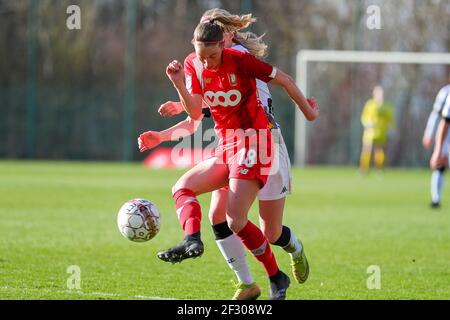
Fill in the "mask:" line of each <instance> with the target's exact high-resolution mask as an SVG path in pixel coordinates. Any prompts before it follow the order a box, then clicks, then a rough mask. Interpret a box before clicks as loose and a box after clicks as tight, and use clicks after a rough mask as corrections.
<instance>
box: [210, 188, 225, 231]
mask: <svg viewBox="0 0 450 320" xmlns="http://www.w3.org/2000/svg"><path fill="white" fill-rule="evenodd" d="M227 203H228V190H227V189H224V188H222V189H219V190H214V191H213V192H212V194H211V204H210V206H209V214H208V216H209V221H210V222H211V224H212V225H216V224H219V223H223V222H225V221H226V214H227Z"/></svg>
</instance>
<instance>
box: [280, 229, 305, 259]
mask: <svg viewBox="0 0 450 320" xmlns="http://www.w3.org/2000/svg"><path fill="white" fill-rule="evenodd" d="M283 249H284V251H286V252H288V253H289V254H290V255H292V257H294V258H297V257H298V256H299V255H300V253H301V252H302V249H303V246H302V244H301V242H300V241H299V240H298V238H297V237H296V235H295V234H294V233H293V232H292V230H291V239H290V240H289V243H288V245H287V246H285V247H283Z"/></svg>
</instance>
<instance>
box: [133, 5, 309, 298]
mask: <svg viewBox="0 0 450 320" xmlns="http://www.w3.org/2000/svg"><path fill="white" fill-rule="evenodd" d="M208 19H215V20H216V21H217V23H218V24H220V25H221V26H222V27H223V28H224V39H225V42H224V46H225V47H226V48H228V47H231V48H233V49H235V50H239V51H250V53H252V54H253V55H255V56H257V57H260V58H262V57H264V56H265V54H266V49H267V46H266V45H265V44H264V42H263V41H262V40H261V37H257V36H256V35H254V34H253V33H250V32H239V30H241V29H245V28H248V27H249V26H250V25H251V24H252V23H253V22H254V21H256V19H254V18H252V15H251V14H248V15H243V16H239V15H233V14H231V13H229V12H228V11H226V10H223V9H211V10H208V11H206V12H205V13H204V14H203V16H202V19H201V20H202V21H203V20H208ZM247 49H248V50H247ZM197 76H198V75H197ZM256 85H257V89H258V98H259V100H260V102H261V104H262V107H264V110H265V112H266V115H267V116H268V117H269V120H270V123H271V126H272V127H273V128H272V134H273V135H274V138H275V140H276V141H275V143H278V150H279V153H278V169H277V170H275V172H273V173H272V174H271V175H269V178H268V180H267V183H266V185H265V186H264V187H263V188H262V189H261V190H260V191H259V193H258V198H259V213H260V226H261V228H262V231H263V233H264V235H265V236H266V237H267V238H268V240H269V242H270V243H271V244H274V245H278V246H280V247H282V248H283V249H284V250H285V251H286V252H288V253H289V256H290V259H291V266H292V272H293V274H294V277H295V279H296V280H297V282H299V283H303V282H305V281H306V279H307V278H308V274H309V265H308V261H307V259H306V255H305V252H304V248H303V244H302V243H301V241H300V240H299V239H298V237H296V236H295V234H294V233H293V232H292V231H291V229H290V228H288V227H286V226H283V224H282V218H283V210H284V203H285V198H286V195H288V194H290V193H291V173H290V167H291V166H290V160H289V155H288V152H287V148H286V145H285V143H284V139H283V137H282V134H281V129H280V128H279V125H278V124H277V123H276V122H275V120H274V113H273V108H272V106H271V102H272V99H271V95H270V91H269V88H268V86H267V84H266V83H265V82H263V81H261V80H256ZM206 110H209V109H206ZM182 111H184V109H183V106H182V103H181V102H172V101H169V102H167V103H165V104H163V105H162V106H161V108H160V110H159V112H160V113H161V114H162V115H163V116H173V115H176V114H179V113H181V112H182ZM197 124H198V122H197ZM196 127H197V126H196V125H194V122H193V121H192V119H190V118H189V117H188V118H187V119H186V120H184V121H181V122H180V123H178V124H177V125H175V126H173V127H171V128H169V129H167V130H164V131H163V132H154V131H148V132H145V133H143V134H142V135H141V136H140V137H139V141H140V147H141V151H145V150H147V149H150V148H154V147H156V146H157V145H159V144H160V143H161V142H164V141H170V140H172V139H175V140H178V139H179V138H180V137H184V136H187V135H189V134H193V133H194V131H195V130H196ZM227 197H228V190H227V188H222V189H220V190H215V191H213V192H212V197H211V205H210V210H209V219H210V222H211V224H212V228H213V231H214V233H215V236H216V243H217V246H218V247H219V249H220V251H221V252H222V254H223V256H224V258H225V261H226V262H227V264H228V265H229V267H230V268H231V269H232V270H233V271H234V272H235V274H236V276H237V278H238V284H237V285H236V286H237V290H236V293H235V295H234V296H233V299H237V300H248V299H256V298H257V297H258V296H259V295H260V294H261V289H260V288H259V286H258V285H257V284H256V283H255V282H254V279H253V276H252V275H251V272H250V269H249V266H248V264H247V259H246V255H245V248H244V246H243V245H242V242H241V241H240V239H239V238H238V237H237V236H236V235H235V234H234V233H233V232H232V231H231V230H230V228H229V227H228V225H227V222H226V204H227Z"/></svg>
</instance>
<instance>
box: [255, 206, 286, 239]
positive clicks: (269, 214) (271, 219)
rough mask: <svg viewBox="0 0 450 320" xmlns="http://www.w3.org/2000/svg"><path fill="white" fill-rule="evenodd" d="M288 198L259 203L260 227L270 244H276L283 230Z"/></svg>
mask: <svg viewBox="0 0 450 320" xmlns="http://www.w3.org/2000/svg"><path fill="white" fill-rule="evenodd" d="M285 200H286V198H285V197H283V198H281V199H277V200H269V201H262V200H260V201H259V225H260V226H261V230H262V231H263V232H264V235H265V236H266V237H267V239H269V242H271V243H274V242H276V241H277V240H278V239H279V238H280V236H281V232H282V228H283V212H284V204H285Z"/></svg>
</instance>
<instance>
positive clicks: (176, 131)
mask: <svg viewBox="0 0 450 320" xmlns="http://www.w3.org/2000/svg"><path fill="white" fill-rule="evenodd" d="M202 118H203V116H201V117H200V119H199V120H193V119H192V118H191V117H187V118H186V119H185V120H183V121H180V122H178V123H177V124H176V125H174V126H173V127H170V128H168V129H166V130H163V131H147V132H144V133H142V134H141V135H140V136H139V138H138V145H139V150H140V151H141V152H144V151H146V150H149V149H152V148H155V147H156V146H158V145H159V144H161V143H163V142H166V141H178V140H179V139H181V138H184V137H187V136H190V135H192V134H193V133H194V132H195V131H197V129H198V127H199V125H200V122H201V120H202Z"/></svg>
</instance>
